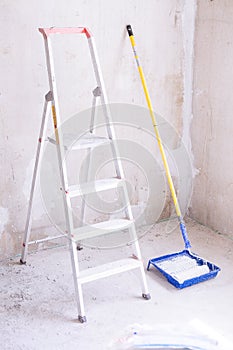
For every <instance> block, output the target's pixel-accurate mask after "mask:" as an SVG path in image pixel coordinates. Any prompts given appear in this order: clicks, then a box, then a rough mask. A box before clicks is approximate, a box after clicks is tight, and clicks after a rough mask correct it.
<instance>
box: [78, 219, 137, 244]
mask: <svg viewBox="0 0 233 350" xmlns="http://www.w3.org/2000/svg"><path fill="white" fill-rule="evenodd" d="M132 224H133V221H132V220H127V219H114V220H108V221H102V222H99V223H98V224H94V225H88V226H82V227H78V228H77V229H75V230H74V231H73V240H74V241H76V242H78V241H82V240H84V239H89V238H93V237H97V236H103V235H106V234H108V233H112V232H114V231H116V232H117V231H121V230H125V229H127V228H129V227H130V226H131V225H132Z"/></svg>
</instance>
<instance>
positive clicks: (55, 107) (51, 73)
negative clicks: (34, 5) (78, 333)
mask: <svg viewBox="0 0 233 350" xmlns="http://www.w3.org/2000/svg"><path fill="white" fill-rule="evenodd" d="M44 44H45V52H46V63H47V70H48V78H49V85H50V89H51V91H52V94H53V100H52V114H53V124H54V131H55V137H56V147H57V154H58V162H59V170H60V178H61V185H62V193H63V203H64V210H65V218H66V225H67V233H68V238H69V249H70V253H71V265H72V271H73V279H74V286H75V295H76V302H77V307H78V313H79V315H80V317H82V316H84V303H83V295H82V290H81V286H80V285H79V283H78V276H79V261H78V255H77V250H76V244H75V242H74V241H73V240H72V231H73V219H72V213H71V210H70V209H71V200H70V198H69V195H68V193H67V189H68V177H67V169H66V164H65V152H64V146H63V137H62V132H61V118H60V113H59V104H58V94H57V86H56V79H55V69H54V61H53V56H52V47H51V42H50V40H49V38H48V37H47V36H45V35H44Z"/></svg>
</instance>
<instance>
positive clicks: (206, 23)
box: [190, 0, 233, 235]
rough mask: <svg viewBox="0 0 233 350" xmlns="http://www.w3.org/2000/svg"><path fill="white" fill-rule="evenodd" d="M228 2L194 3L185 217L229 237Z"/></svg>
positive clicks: (232, 16)
mask: <svg viewBox="0 0 233 350" xmlns="http://www.w3.org/2000/svg"><path fill="white" fill-rule="evenodd" d="M232 31H233V2H232V1H231V0H223V1H222V0H214V1H202V0H200V1H198V7H197V21H196V39H195V61H194V67H195V69H194V95H193V121H192V128H191V130H192V147H193V153H194V166H195V167H196V170H197V172H198V174H197V176H196V178H195V181H194V192H193V197H192V207H191V210H190V214H191V216H192V217H194V218H195V219H197V220H198V221H200V222H201V223H203V224H205V225H208V226H210V227H212V228H213V229H215V230H218V231H219V232H221V233H225V234H229V235H230V234H232V233H233V215H232V198H233V138H232V135H233V122H232V111H233V98H232V96H233V95H232V91H233V90H232V82H233V65H232V57H233V41H232Z"/></svg>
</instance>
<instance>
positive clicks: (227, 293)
mask: <svg viewBox="0 0 233 350" xmlns="http://www.w3.org/2000/svg"><path fill="white" fill-rule="evenodd" d="M166 225H167V223H165V222H164V223H160V224H158V225H157V226H156V227H155V228H154V229H153V230H152V232H150V233H148V234H147V235H145V236H144V237H143V238H142V239H141V240H140V245H141V250H142V254H143V258H144V261H145V266H146V264H147V261H148V259H149V258H153V257H157V256H160V255H164V254H166V253H171V252H178V251H180V250H182V249H183V242H182V240H181V237H180V233H179V230H178V229H176V230H174V231H173V232H171V233H166ZM187 228H188V232H189V236H190V240H191V242H192V246H193V248H192V249H193V251H194V252H195V253H197V254H198V255H200V256H201V257H204V258H206V259H207V260H208V261H211V262H213V263H215V264H216V265H218V266H220V267H221V272H220V273H219V275H218V276H217V277H216V278H215V279H212V280H209V281H207V282H204V283H200V284H198V285H195V286H192V287H189V288H185V289H183V290H178V289H176V288H175V287H173V286H172V285H171V284H169V283H168V282H167V281H166V280H165V279H164V278H163V277H162V276H160V275H159V274H158V273H157V272H155V271H154V270H153V269H152V270H151V271H149V272H147V273H146V275H147V280H148V284H149V287H150V292H151V296H152V299H151V300H150V301H145V300H143V299H142V298H141V297H140V295H141V290H140V284H139V280H138V277H137V276H136V275H135V273H133V272H127V273H124V274H121V275H115V276H112V277H109V278H106V279H102V280H99V281H95V282H91V283H89V284H86V285H85V286H84V297H85V307H86V315H87V319H88V322H87V323H86V324H80V323H79V322H78V321H77V310H76V303H75V300H74V289H73V281H72V275H71V266H70V257H69V253H68V249H67V247H58V248H54V249H48V250H41V251H39V252H37V253H34V254H30V255H29V256H28V259H27V265H26V266H21V265H19V264H18V260H19V258H18V257H17V258H13V259H11V260H8V261H5V262H3V263H2V265H1V267H0V278H1V279H0V299H1V303H0V349H2V350H6V349H10V350H12V349H14V350H15V349H23V350H27V349H30V350H33V349H44V350H46V349H50V350H53V349H58V350H60V349H68V350H69V349H84V350H85V349H96V350H102V349H109V346H110V345H109V344H110V343H111V341H113V340H116V339H118V338H121V340H122V339H123V338H122V336H124V335H127V334H128V332H129V328H130V327H131V326H132V325H135V324H139V325H142V326H143V327H144V328H145V329H147V327H149V326H152V327H154V328H155V329H156V328H157V329H159V327H161V326H165V327H166V325H167V332H168V334H169V330H171V327H172V326H171V325H175V326H176V328H177V329H178V330H179V331H180V332H181V333H182V332H183V331H184V330H185V329H186V328H187V325H190V324H193V322H194V323H195V322H196V323H198V322H200V323H199V324H200V325H202V326H203V327H204V328H205V327H207V328H208V329H211V331H212V335H213V334H218V335H219V336H223V338H222V339H227V340H229V341H232V340H233V335H232V333H233V332H232V327H233V326H232V324H233V269H232V263H233V241H232V240H231V239H230V238H227V237H225V236H222V235H220V234H217V233H215V232H213V231H211V230H210V229H208V228H206V227H204V226H201V225H199V224H197V223H195V222H193V221H191V220H188V222H187ZM124 253H125V250H124V249H123V248H121V249H114V250H111V249H109V250H107V251H105V252H102V251H100V250H94V249H87V248H85V249H83V250H82V251H81V256H80V260H81V264H82V266H84V267H90V266H93V265H94V264H96V263H98V262H100V263H101V262H103V260H104V259H105V255H107V258H108V259H110V260H111V258H112V257H114V258H117V257H121V255H123V254H124ZM194 320H195V321H194ZM134 327H136V326H134ZM188 327H189V326H188ZM212 335H211V336H212ZM122 342H124V341H123V340H122ZM223 348H224V347H221V349H223ZM232 349H233V347H232ZM227 350H230V348H229V349H227Z"/></svg>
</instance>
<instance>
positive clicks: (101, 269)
mask: <svg viewBox="0 0 233 350" xmlns="http://www.w3.org/2000/svg"><path fill="white" fill-rule="evenodd" d="M141 267H143V264H142V261H141V260H137V259H133V258H127V259H121V260H117V261H113V262H110V263H107V264H104V265H99V266H96V267H91V268H89V269H86V270H83V271H81V272H80V275H79V277H78V282H79V283H81V284H83V283H87V282H91V281H95V280H97V279H100V278H104V277H109V276H112V275H116V274H118V273H122V272H126V271H130V270H133V269H136V268H141Z"/></svg>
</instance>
